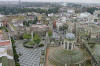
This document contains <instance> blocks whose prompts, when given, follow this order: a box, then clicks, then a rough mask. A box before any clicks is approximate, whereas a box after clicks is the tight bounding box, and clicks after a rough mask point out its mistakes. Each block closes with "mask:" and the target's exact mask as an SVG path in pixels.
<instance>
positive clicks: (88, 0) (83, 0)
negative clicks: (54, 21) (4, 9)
mask: <svg viewBox="0 0 100 66" xmlns="http://www.w3.org/2000/svg"><path fill="white" fill-rule="evenodd" d="M0 1H19V0H0ZM21 1H24V2H74V3H77V2H78V3H100V0H21Z"/></svg>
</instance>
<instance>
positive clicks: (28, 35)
mask: <svg viewBox="0 0 100 66" xmlns="http://www.w3.org/2000/svg"><path fill="white" fill-rule="evenodd" d="M23 38H24V39H31V35H30V34H26V33H25V34H24V35H23Z"/></svg>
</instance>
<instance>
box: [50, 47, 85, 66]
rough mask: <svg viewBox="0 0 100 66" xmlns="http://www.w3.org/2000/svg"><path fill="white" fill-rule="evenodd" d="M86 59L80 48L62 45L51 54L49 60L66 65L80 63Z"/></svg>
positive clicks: (52, 62)
mask: <svg viewBox="0 0 100 66" xmlns="http://www.w3.org/2000/svg"><path fill="white" fill-rule="evenodd" d="M82 60H84V55H83V53H82V52H81V51H80V50H78V49H74V50H67V49H64V48H62V47H58V48H55V50H53V51H52V53H50V55H49V61H50V63H51V64H53V65H57V66H65V64H69V65H70V64H78V63H80V62H81V61H82Z"/></svg>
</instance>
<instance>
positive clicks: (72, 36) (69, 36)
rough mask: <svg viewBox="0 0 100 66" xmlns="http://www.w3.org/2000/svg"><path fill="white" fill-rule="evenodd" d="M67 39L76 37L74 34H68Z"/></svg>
mask: <svg viewBox="0 0 100 66" xmlns="http://www.w3.org/2000/svg"><path fill="white" fill-rule="evenodd" d="M66 38H67V39H75V35H74V34H73V33H68V34H66Z"/></svg>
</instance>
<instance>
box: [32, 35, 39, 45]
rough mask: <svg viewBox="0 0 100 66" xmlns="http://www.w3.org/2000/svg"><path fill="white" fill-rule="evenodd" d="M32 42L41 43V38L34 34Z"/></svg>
mask: <svg viewBox="0 0 100 66" xmlns="http://www.w3.org/2000/svg"><path fill="white" fill-rule="evenodd" d="M33 41H34V42H35V43H36V44H39V43H40V42H41V38H40V36H39V35H38V34H35V35H34V37H33Z"/></svg>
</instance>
